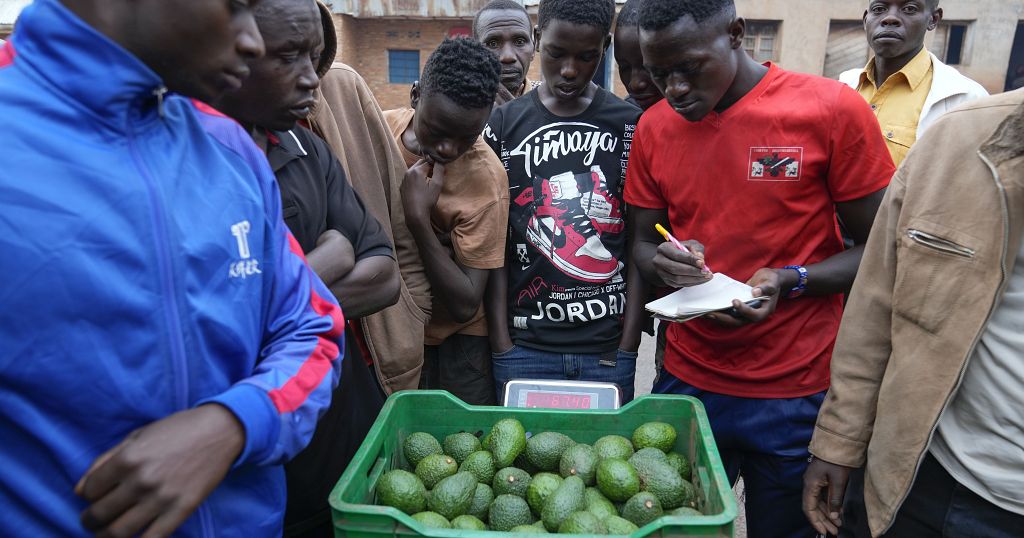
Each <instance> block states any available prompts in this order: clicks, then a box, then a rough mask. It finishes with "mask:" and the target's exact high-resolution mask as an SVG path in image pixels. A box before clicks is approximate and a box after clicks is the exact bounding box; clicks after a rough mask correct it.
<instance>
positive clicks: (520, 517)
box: [488, 495, 533, 531]
mask: <svg viewBox="0 0 1024 538" xmlns="http://www.w3.org/2000/svg"><path fill="white" fill-rule="evenodd" d="M488 521H489V522H490V524H491V530H492V531H508V530H511V529H512V528H513V527H518V526H519V525H529V524H530V523H533V514H531V513H530V506H529V505H528V504H526V501H525V500H524V499H523V498H522V497H518V496H516V495H498V496H497V497H495V498H494V503H493V504H491V512H490V514H489V515H488Z"/></svg>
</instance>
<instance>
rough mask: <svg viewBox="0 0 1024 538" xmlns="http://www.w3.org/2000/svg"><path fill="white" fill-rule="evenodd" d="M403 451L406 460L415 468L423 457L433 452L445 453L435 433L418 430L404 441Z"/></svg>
mask: <svg viewBox="0 0 1024 538" xmlns="http://www.w3.org/2000/svg"><path fill="white" fill-rule="evenodd" d="M402 452H403V453H404V454H405V461H407V462H409V466H410V467H411V468H412V469H415V468H416V466H417V465H419V464H420V462H421V461H423V458H425V457H427V456H429V455H431V454H443V453H444V450H443V449H442V448H441V443H438V442H437V439H436V438H435V437H434V436H433V435H430V434H429V433H424V432H416V433H414V434H412V435H410V436H409V437H406V438H405V442H404V443H402Z"/></svg>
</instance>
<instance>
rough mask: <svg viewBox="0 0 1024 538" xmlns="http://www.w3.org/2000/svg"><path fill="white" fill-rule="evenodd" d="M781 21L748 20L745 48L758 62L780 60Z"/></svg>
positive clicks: (744, 39) (744, 40) (744, 38)
mask: <svg viewBox="0 0 1024 538" xmlns="http://www.w3.org/2000/svg"><path fill="white" fill-rule="evenodd" d="M778 37H779V21H747V35H746V36H744V37H743V48H744V49H746V51H747V54H749V55H750V57H751V58H753V59H755V60H757V61H758V62H778V61H779V54H778V51H779V39H778Z"/></svg>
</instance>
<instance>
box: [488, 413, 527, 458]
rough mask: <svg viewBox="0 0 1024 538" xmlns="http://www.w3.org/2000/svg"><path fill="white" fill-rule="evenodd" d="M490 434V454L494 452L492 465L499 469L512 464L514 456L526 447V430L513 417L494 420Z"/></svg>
mask: <svg viewBox="0 0 1024 538" xmlns="http://www.w3.org/2000/svg"><path fill="white" fill-rule="evenodd" d="M490 435H491V454H494V465H495V467H497V468H499V469H501V468H503V467H508V466H510V465H512V462H514V461H515V460H516V456H518V455H519V454H520V453H522V452H523V450H525V449H526V430H525V429H524V428H523V425H522V424H520V423H519V421H518V420H516V419H514V418H506V419H502V420H499V421H498V422H496V423H495V424H494V428H492V429H491V434H490Z"/></svg>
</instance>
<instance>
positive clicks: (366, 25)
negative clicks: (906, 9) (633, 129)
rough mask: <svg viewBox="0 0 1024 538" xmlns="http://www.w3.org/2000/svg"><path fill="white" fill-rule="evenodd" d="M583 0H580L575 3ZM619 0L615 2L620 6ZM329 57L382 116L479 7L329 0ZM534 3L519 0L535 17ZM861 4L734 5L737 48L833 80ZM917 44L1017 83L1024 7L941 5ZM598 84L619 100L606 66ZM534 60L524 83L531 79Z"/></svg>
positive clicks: (859, 55)
mask: <svg viewBox="0 0 1024 538" xmlns="http://www.w3.org/2000/svg"><path fill="white" fill-rule="evenodd" d="M580 1H586V0H580ZM622 1H624V0H619V3H622ZM328 3H329V4H331V7H332V9H333V10H334V13H335V26H336V27H337V28H338V32H339V36H340V43H339V56H338V58H339V60H341V61H343V62H345V63H347V64H349V65H351V66H353V67H354V68H356V69H357V70H358V71H359V72H360V73H361V74H362V75H363V76H364V77H365V78H366V80H367V82H368V83H369V84H370V87H371V88H373V90H374V92H375V93H376V95H377V98H378V99H379V100H380V102H381V106H383V107H384V108H385V109H387V108H395V107H399V106H406V105H407V104H408V102H409V86H410V82H411V81H413V80H416V79H417V78H418V76H419V70H420V69H421V68H422V66H423V64H424V63H425V62H426V60H427V57H428V56H429V55H430V53H431V51H433V50H434V48H435V47H436V46H437V44H438V43H440V42H441V40H442V39H444V38H445V37H446V36H454V35H464V34H469V33H470V25H471V24H472V18H473V15H474V14H475V13H476V12H477V10H479V9H480V7H482V6H483V5H484V4H486V3H487V0H331V1H329V2H328ZM537 3H538V0H525V4H526V6H527V8H528V10H529V11H530V13H532V14H533V16H534V20H536V12H537ZM867 4H868V0H736V8H737V11H738V13H739V15H740V16H742V17H744V18H746V19H747V21H748V25H747V28H748V36H747V39H746V43H745V44H744V45H745V48H746V49H747V50H748V52H750V53H751V55H752V56H754V57H755V58H756V59H758V60H761V61H769V60H770V61H773V62H776V63H778V64H779V65H781V66H782V67H784V68H786V69H791V70H794V71H800V72H805V73H812V74H818V75H824V76H828V77H832V78H836V77H837V76H838V75H839V73H840V72H842V71H844V70H846V69H851V68H854V67H863V66H864V64H865V63H866V62H867V60H868V58H869V53H870V51H869V49H868V45H867V39H866V38H865V36H864V29H863V26H862V24H861V17H862V15H863V13H864V9H865V8H866V7H867ZM941 6H942V8H943V10H944V11H945V18H944V20H943V23H942V25H941V26H940V27H939V28H938V29H937V30H936V31H934V32H932V33H930V34H929V38H928V42H927V46H928V48H929V50H931V51H932V52H934V53H935V54H936V55H937V56H939V57H940V59H942V60H944V61H946V63H949V64H951V65H954V66H956V67H957V68H958V69H960V70H961V71H962V72H963V73H964V74H966V75H967V76H969V77H971V78H973V79H975V80H977V81H978V82H979V83H981V84H982V85H984V86H985V87H986V88H988V90H989V91H990V92H993V93H995V92H1001V91H1003V90H1004V89H1009V86H1012V85H1013V83H1014V81H1015V79H1019V80H1018V81H1019V82H1021V83H1024V0H942V3H941ZM610 56H611V55H610V54H609V58H608V62H607V66H606V68H605V70H604V72H603V73H600V74H599V76H598V82H599V83H602V84H603V85H605V86H606V87H608V88H610V89H612V90H613V91H614V92H615V93H617V94H619V95H625V90H624V89H623V88H622V86H621V84H620V83H619V80H618V75H617V71H616V68H615V66H614V60H613V59H612V58H611V57H610ZM538 67H539V66H538V65H537V62H535V63H534V66H533V68H532V69H531V73H530V76H531V78H534V79H537V78H539V73H538Z"/></svg>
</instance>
